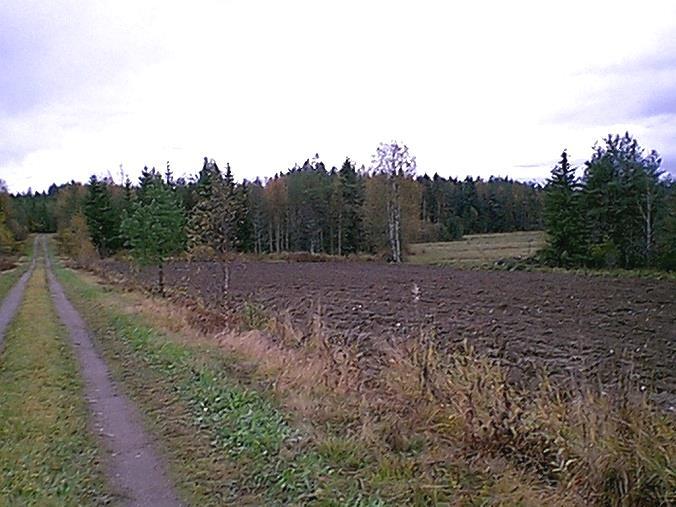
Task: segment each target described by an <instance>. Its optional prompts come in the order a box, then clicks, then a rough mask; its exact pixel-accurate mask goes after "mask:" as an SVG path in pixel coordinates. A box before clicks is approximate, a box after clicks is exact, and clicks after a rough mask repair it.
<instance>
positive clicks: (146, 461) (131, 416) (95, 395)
mask: <svg viewBox="0 0 676 507" xmlns="http://www.w3.org/2000/svg"><path fill="white" fill-rule="evenodd" d="M41 243H42V247H43V251H45V250H44V249H45V248H46V243H45V240H44V239H41ZM45 259H46V267H47V277H48V281H49V289H50V292H51V295H52V300H53V302H54V306H55V308H56V311H57V313H58V315H59V318H60V319H61V321H62V322H63V323H64V324H65V325H66V327H67V328H68V331H69V334H70V338H71V341H72V345H73V347H74V350H75V354H76V357H77V359H78V361H79V365H80V372H81V375H82V378H83V380H84V384H85V391H86V396H87V400H88V402H89V406H90V409H91V422H92V426H93V428H94V429H95V431H97V432H98V433H100V435H101V437H102V440H103V442H104V445H105V447H106V448H107V450H108V454H107V456H106V458H107V459H106V461H107V463H106V469H107V471H108V475H109V480H110V482H111V484H112V486H113V488H114V489H115V490H116V492H117V493H119V494H120V496H122V497H123V501H124V502H125V503H126V504H127V505H130V506H156V505H157V506H163V507H164V506H167V507H170V506H178V505H181V503H180V502H179V500H178V498H177V496H176V493H175V491H174V488H173V485H172V483H171V481H170V480H169V478H168V475H167V472H166V467H165V465H164V463H163V462H162V460H161V459H160V458H159V456H158V455H157V454H156V452H155V451H154V449H153V442H152V439H151V437H150V436H149V435H148V434H147V433H146V432H145V430H144V429H143V426H142V424H141V418H140V414H139V413H138V411H137V410H136V408H135V406H134V405H133V404H132V403H131V401H130V400H129V399H128V398H127V397H126V396H124V395H123V394H122V393H120V392H119V389H118V388H117V386H116V385H115V384H114V383H113V381H112V380H111V378H110V373H109V371H108V367H107V366H106V364H105V362H104V361H103V359H101V356H100V355H99V354H98V353H97V351H96V349H95V347H94V344H93V343H92V340H91V338H90V336H89V333H88V332H87V328H86V325H85V323H84V321H83V320H82V318H81V317H80V315H79V314H78V312H77V311H76V310H75V308H73V305H72V304H71V303H70V302H69V301H68V299H67V298H66V296H65V294H64V292H63V288H62V287H61V284H60V283H59V282H58V281H57V279H56V277H55V276H54V274H53V272H52V270H51V265H50V262H49V257H48V256H47V255H46V251H45Z"/></svg>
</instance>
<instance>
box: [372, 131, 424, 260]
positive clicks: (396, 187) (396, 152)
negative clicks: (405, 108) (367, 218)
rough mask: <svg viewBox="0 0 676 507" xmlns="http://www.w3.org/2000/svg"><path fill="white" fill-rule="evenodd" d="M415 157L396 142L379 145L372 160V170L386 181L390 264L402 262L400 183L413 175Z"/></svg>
mask: <svg viewBox="0 0 676 507" xmlns="http://www.w3.org/2000/svg"><path fill="white" fill-rule="evenodd" d="M415 168H416V161H415V157H414V156H413V155H411V154H410V153H409V149H408V146H406V145H405V144H401V143H398V142H395V141H393V142H391V143H381V144H380V146H378V148H377V150H376V154H375V156H374V158H373V164H372V169H373V171H374V172H376V173H379V174H383V175H384V176H385V177H386V178H387V180H388V186H387V187H388V195H387V237H388V242H389V245H390V254H391V259H392V262H402V260H403V254H402V251H403V243H404V238H403V235H402V218H401V182H402V180H403V179H404V178H405V177H412V176H413V175H414V174H415Z"/></svg>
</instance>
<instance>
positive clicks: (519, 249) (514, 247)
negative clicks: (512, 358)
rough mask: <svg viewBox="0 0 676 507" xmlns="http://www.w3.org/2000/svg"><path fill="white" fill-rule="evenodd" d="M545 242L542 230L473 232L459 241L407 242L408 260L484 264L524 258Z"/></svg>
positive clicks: (459, 265) (447, 263) (464, 265)
mask: <svg viewBox="0 0 676 507" xmlns="http://www.w3.org/2000/svg"><path fill="white" fill-rule="evenodd" d="M544 245H545V234H544V232H543V231H524V232H507V233H499V234H472V235H467V236H465V237H464V238H463V239H462V240H459V241H449V242H445V243H414V244H411V245H409V247H408V250H409V255H408V257H407V260H408V262H410V263H412V264H445V265H451V266H456V267H462V268H471V267H484V266H487V265H491V264H493V263H495V262H496V261H499V260H502V259H515V258H518V259H525V258H528V257H531V256H533V255H535V253H536V252H537V251H538V250H539V249H541V248H543V247H544Z"/></svg>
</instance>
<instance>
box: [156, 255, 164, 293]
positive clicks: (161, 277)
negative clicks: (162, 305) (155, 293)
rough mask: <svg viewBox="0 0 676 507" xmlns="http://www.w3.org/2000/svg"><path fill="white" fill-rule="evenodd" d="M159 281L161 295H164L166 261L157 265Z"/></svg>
mask: <svg viewBox="0 0 676 507" xmlns="http://www.w3.org/2000/svg"><path fill="white" fill-rule="evenodd" d="M157 281H158V285H159V289H160V295H162V296H164V263H163V262H160V263H159V264H158V265H157Z"/></svg>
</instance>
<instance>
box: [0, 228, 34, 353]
mask: <svg viewBox="0 0 676 507" xmlns="http://www.w3.org/2000/svg"><path fill="white" fill-rule="evenodd" d="M37 244H38V238H35V241H34V243H33V261H32V262H31V265H30V267H29V268H28V270H27V271H26V272H25V273H24V274H23V275H21V277H20V278H19V280H18V281H17V282H16V283H15V284H14V287H12V288H11V289H10V291H9V292H8V293H7V296H5V299H4V300H3V301H2V304H1V305H0V352H2V348H3V345H4V339H5V331H6V330H7V326H8V325H9V323H10V322H12V319H13V318H14V315H15V314H16V311H17V310H18V309H19V305H20V304H21V301H23V294H24V292H25V290H26V284H27V283H28V279H29V278H30V277H31V275H32V274H33V269H34V268H35V252H36V250H35V249H36V247H37Z"/></svg>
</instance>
